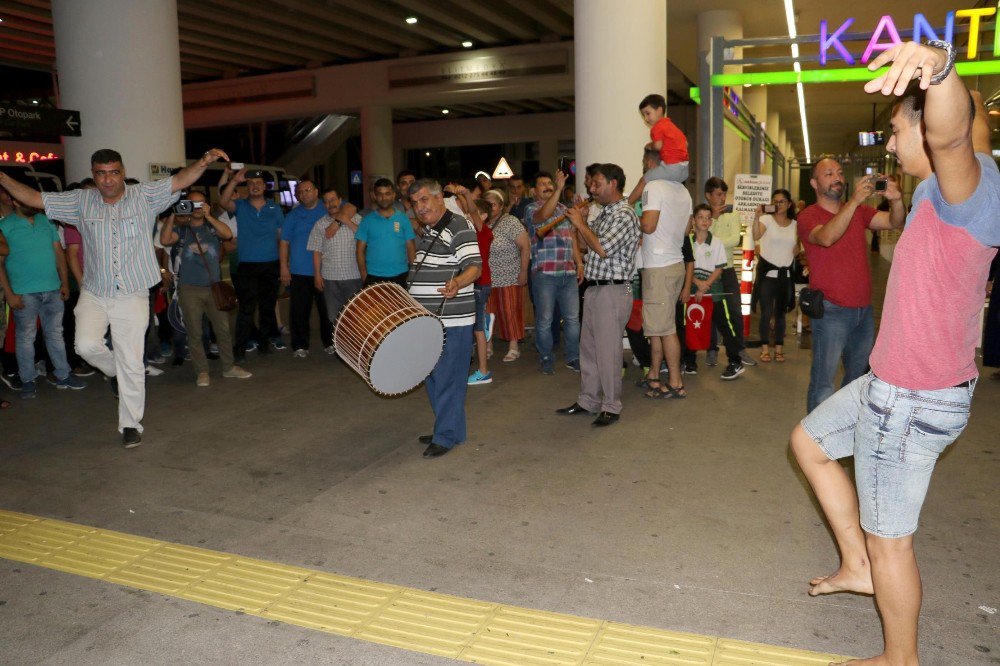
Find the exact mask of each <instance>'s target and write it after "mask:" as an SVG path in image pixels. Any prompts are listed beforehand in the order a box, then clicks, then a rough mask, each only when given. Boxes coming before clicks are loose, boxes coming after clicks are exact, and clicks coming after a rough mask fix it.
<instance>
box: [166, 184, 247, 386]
mask: <svg viewBox="0 0 1000 666" xmlns="http://www.w3.org/2000/svg"><path fill="white" fill-rule="evenodd" d="M205 222H208V224H207V225H206V224H205ZM232 237H233V234H232V232H231V231H230V230H229V227H227V226H226V225H225V224H223V223H222V222H220V221H219V220H217V219H216V218H215V217H214V216H213V215H212V214H211V213H210V212H209V209H208V205H207V203H206V199H205V195H204V194H202V193H201V192H191V193H190V194H189V195H188V197H187V199H185V200H182V201H179V202H177V205H176V206H174V214H173V215H171V216H170V217H169V218H167V221H166V222H165V223H164V224H163V230H162V231H161V232H160V243H162V244H163V246H164V247H171V246H172V245H178V247H179V249H180V270H179V272H178V275H177V293H178V300H179V302H180V306H181V312H182V313H183V314H184V327H185V328H186V329H187V334H188V349H189V351H190V352H191V361H192V362H193V363H194V368H195V372H196V373H197V375H198V378H197V380H196V383H197V385H198V386H208V385H209V384H210V380H209V377H208V359H207V358H206V356H205V347H204V346H203V345H202V343H201V334H202V328H201V323H202V317H203V316H207V317H208V320H209V321H210V322H211V323H212V330H214V331H215V337H216V339H217V340H218V341H219V357H220V358H221V359H222V376H223V377H232V378H234V379H248V378H250V377H251V376H252V375H251V374H250V373H249V372H247V371H246V370H244V369H243V368H241V367H239V366H237V365H234V361H233V342H232V336H231V335H230V333H229V314H228V313H227V312H225V311H223V310H220V309H219V308H218V306H217V305H216V302H215V298H214V296H213V295H212V283H213V282H220V281H221V280H222V269H221V267H220V265H219V258H220V256H221V251H220V244H221V242H224V241H228V240H232Z"/></svg>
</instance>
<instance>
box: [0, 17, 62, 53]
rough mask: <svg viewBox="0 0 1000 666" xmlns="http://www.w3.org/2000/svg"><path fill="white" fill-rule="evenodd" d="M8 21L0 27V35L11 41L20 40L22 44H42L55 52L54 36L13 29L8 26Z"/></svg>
mask: <svg viewBox="0 0 1000 666" xmlns="http://www.w3.org/2000/svg"><path fill="white" fill-rule="evenodd" d="M6 25H7V22H6V21H4V23H3V26H4V27H0V37H3V39H6V40H8V41H11V42H19V43H21V44H31V45H32V46H41V47H45V48H48V49H50V50H52V51H53V53H54V52H55V44H54V43H53V41H52V38H51V37H50V38H45V36H43V35H36V34H34V33H30V32H24V31H22V30H12V29H10V28H8V27H6Z"/></svg>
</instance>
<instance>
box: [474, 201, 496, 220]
mask: <svg viewBox="0 0 1000 666" xmlns="http://www.w3.org/2000/svg"><path fill="white" fill-rule="evenodd" d="M474 203H475V204H476V208H478V209H479V212H480V213H482V214H483V215H486V216H487V217H489V215H490V213H492V212H493V207H492V206H491V205H490V202H489V201H487V200H486V199H476V200H475V202H474Z"/></svg>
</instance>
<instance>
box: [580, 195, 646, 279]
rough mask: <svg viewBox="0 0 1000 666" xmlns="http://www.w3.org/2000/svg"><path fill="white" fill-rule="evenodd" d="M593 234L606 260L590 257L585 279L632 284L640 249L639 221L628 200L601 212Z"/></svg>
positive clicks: (595, 255)
mask: <svg viewBox="0 0 1000 666" xmlns="http://www.w3.org/2000/svg"><path fill="white" fill-rule="evenodd" d="M590 228H591V230H592V231H593V232H594V233H595V234H597V240H598V241H600V243H601V247H602V248H604V253H605V255H606V256H604V257H601V256H600V255H599V254H597V253H596V252H588V253H587V263H586V265H585V266H584V268H583V277H584V278H586V279H587V280H631V279H632V276H633V275H635V251H636V248H637V247H638V245H639V234H640V232H639V218H638V217H637V216H636V214H635V211H634V210H633V209H632V206H630V205H629V203H628V199H626V198H622V199H619V200H618V201H616V202H614V203H610V204H608V205H607V206H605V207H604V208H602V209H601V212H600V214H599V215H598V216H597V219H596V220H594V223H593V224H592V225H590Z"/></svg>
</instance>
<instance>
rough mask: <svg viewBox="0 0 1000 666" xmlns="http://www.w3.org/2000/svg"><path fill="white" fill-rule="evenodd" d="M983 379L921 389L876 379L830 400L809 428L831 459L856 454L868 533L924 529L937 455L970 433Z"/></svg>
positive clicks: (855, 383)
mask: <svg viewBox="0 0 1000 666" xmlns="http://www.w3.org/2000/svg"><path fill="white" fill-rule="evenodd" d="M975 387H976V380H974V379H973V380H971V381H970V382H969V385H968V386H960V387H952V388H946V389H938V390H934V391H915V390H910V389H904V388H899V387H897V386H893V385H892V384H888V383H886V382H884V381H882V380H881V379H879V378H878V377H876V376H875V375H874V374H872V373H870V372H869V373H868V374H866V375H864V376H862V377H859V378H858V379H856V380H854V381H853V382H851V383H850V384H848V385H847V386H845V387H844V388H842V389H840V390H839V391H837V393H835V394H834V395H832V396H831V397H830V398H828V399H826V400H824V401H823V402H822V403H820V405H819V406H818V407H817V408H816V409H815V410H813V411H812V413H810V414H809V415H808V416H807V417H806V418H805V419H803V420H802V427H803V428H804V429H805V431H806V432H807V433H809V436H810V437H812V438H813V439H814V440H815V441H816V442H817V443H818V444H819V446H820V448H821V449H822V450H823V452H824V453H826V455H827V456H828V457H829V458H830V459H831V460H838V459H840V458H846V457H848V456H852V455H853V456H854V477H855V484H856V486H857V489H858V504H859V508H860V510H861V527H862V528H863V529H864V530H865V532H868V533H869V534H874V535H876V536H880V537H884V538H898V537H904V536H907V535H909V534H913V533H914V532H916V531H917V524H918V522H919V520H920V508H921V507H922V506H923V503H924V498H925V497H926V496H927V486H928V484H929V483H930V480H931V473H932V472H933V471H934V465H935V463H936V462H937V459H938V456H939V455H941V453H942V452H943V451H944V450H945V449H946V448H948V445H949V444H951V443H952V442H954V441H955V439H956V438H957V437H958V436H959V435H960V434H961V433H962V431H963V430H964V429H965V426H966V424H967V423H968V421H969V405H970V403H971V402H972V393H973V391H974V390H975Z"/></svg>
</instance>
